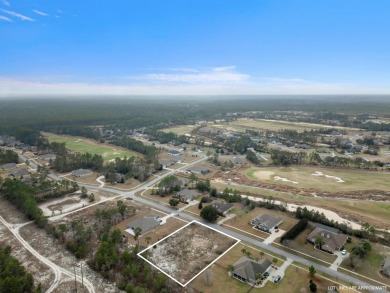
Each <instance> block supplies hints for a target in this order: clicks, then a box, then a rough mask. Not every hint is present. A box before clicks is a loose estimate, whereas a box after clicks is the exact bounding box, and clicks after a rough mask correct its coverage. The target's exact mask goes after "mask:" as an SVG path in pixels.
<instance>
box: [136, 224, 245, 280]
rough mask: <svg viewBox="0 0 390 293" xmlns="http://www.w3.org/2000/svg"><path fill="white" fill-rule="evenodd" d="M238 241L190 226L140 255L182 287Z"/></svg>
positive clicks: (197, 225) (206, 229)
mask: <svg viewBox="0 0 390 293" xmlns="http://www.w3.org/2000/svg"><path fill="white" fill-rule="evenodd" d="M238 242H239V240H237V239H234V238H231V237H229V236H227V235H224V234H221V233H220V232H217V231H216V230H212V229H210V228H208V227H206V226H204V225H202V224H200V223H197V222H191V223H190V224H188V225H186V226H184V227H183V228H182V229H179V230H178V231H177V232H175V233H174V234H172V235H170V236H168V237H167V238H164V239H163V240H161V241H160V242H157V243H156V244H155V245H154V246H153V247H151V248H149V249H147V250H144V251H142V252H141V253H140V255H141V256H142V257H143V258H144V259H146V260H148V262H150V263H152V264H153V265H154V266H156V267H157V268H159V269H160V270H161V271H162V272H164V273H165V274H167V275H168V276H169V277H171V278H172V279H174V280H175V281H176V282H180V283H181V285H182V286H184V284H186V283H187V282H189V281H190V280H191V279H193V278H194V277H195V276H196V275H197V274H199V273H200V272H201V271H202V270H204V269H205V268H206V267H207V266H208V265H209V264H211V263H212V262H214V261H215V260H216V259H217V258H218V257H220V256H221V255H222V254H224V253H225V252H226V251H228V250H229V249H230V248H232V247H233V246H234V245H235V244H237V243H238Z"/></svg>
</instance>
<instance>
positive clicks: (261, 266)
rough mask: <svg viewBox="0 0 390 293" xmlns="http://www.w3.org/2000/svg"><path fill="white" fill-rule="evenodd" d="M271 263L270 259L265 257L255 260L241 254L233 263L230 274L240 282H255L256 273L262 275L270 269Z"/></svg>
mask: <svg viewBox="0 0 390 293" xmlns="http://www.w3.org/2000/svg"><path fill="white" fill-rule="evenodd" d="M271 265H272V263H271V261H270V260H269V259H267V258H264V259H261V260H259V261H255V260H253V259H250V258H248V257H246V256H243V257H241V258H240V259H239V260H238V261H237V262H236V263H234V265H233V268H234V269H233V271H232V273H231V275H232V276H233V277H234V278H236V279H238V280H240V281H242V282H245V283H249V284H256V276H257V275H258V274H263V275H264V273H265V272H267V271H268V270H269V269H270V267H271Z"/></svg>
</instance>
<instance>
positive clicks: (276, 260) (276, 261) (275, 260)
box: [272, 257, 279, 265]
mask: <svg viewBox="0 0 390 293" xmlns="http://www.w3.org/2000/svg"><path fill="white" fill-rule="evenodd" d="M278 261H279V260H278V259H277V258H276V257H274V258H273V259H272V262H273V263H274V265H276V264H277V263H278Z"/></svg>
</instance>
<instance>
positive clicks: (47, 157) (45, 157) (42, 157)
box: [38, 154, 57, 161]
mask: <svg viewBox="0 0 390 293" xmlns="http://www.w3.org/2000/svg"><path fill="white" fill-rule="evenodd" d="M56 157H57V156H56V155H54V154H46V155H40V156H38V160H42V161H50V160H55V159H56Z"/></svg>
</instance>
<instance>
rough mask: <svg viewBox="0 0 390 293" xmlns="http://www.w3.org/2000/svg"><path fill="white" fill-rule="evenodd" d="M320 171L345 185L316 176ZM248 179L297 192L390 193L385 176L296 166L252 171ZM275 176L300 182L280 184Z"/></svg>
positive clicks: (357, 171)
mask: <svg viewBox="0 0 390 293" xmlns="http://www.w3.org/2000/svg"><path fill="white" fill-rule="evenodd" d="M317 171H318V172H322V173H323V175H328V176H334V177H337V178H340V179H341V180H342V181H344V182H338V180H337V178H327V177H325V176H314V175H313V174H315V172H317ZM245 175H246V176H247V177H249V178H251V179H253V180H258V181H263V182H268V183H273V184H282V185H289V186H294V187H297V188H315V189H320V190H332V191H352V190H373V189H379V190H389V189H390V174H389V173H386V172H375V171H365V170H351V169H332V168H323V167H305V166H294V167H269V168H250V169H248V170H246V172H245ZM275 176H279V177H282V178H285V179H287V180H290V181H294V182H298V184H294V183H292V182H288V181H287V182H284V181H277V180H275Z"/></svg>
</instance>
